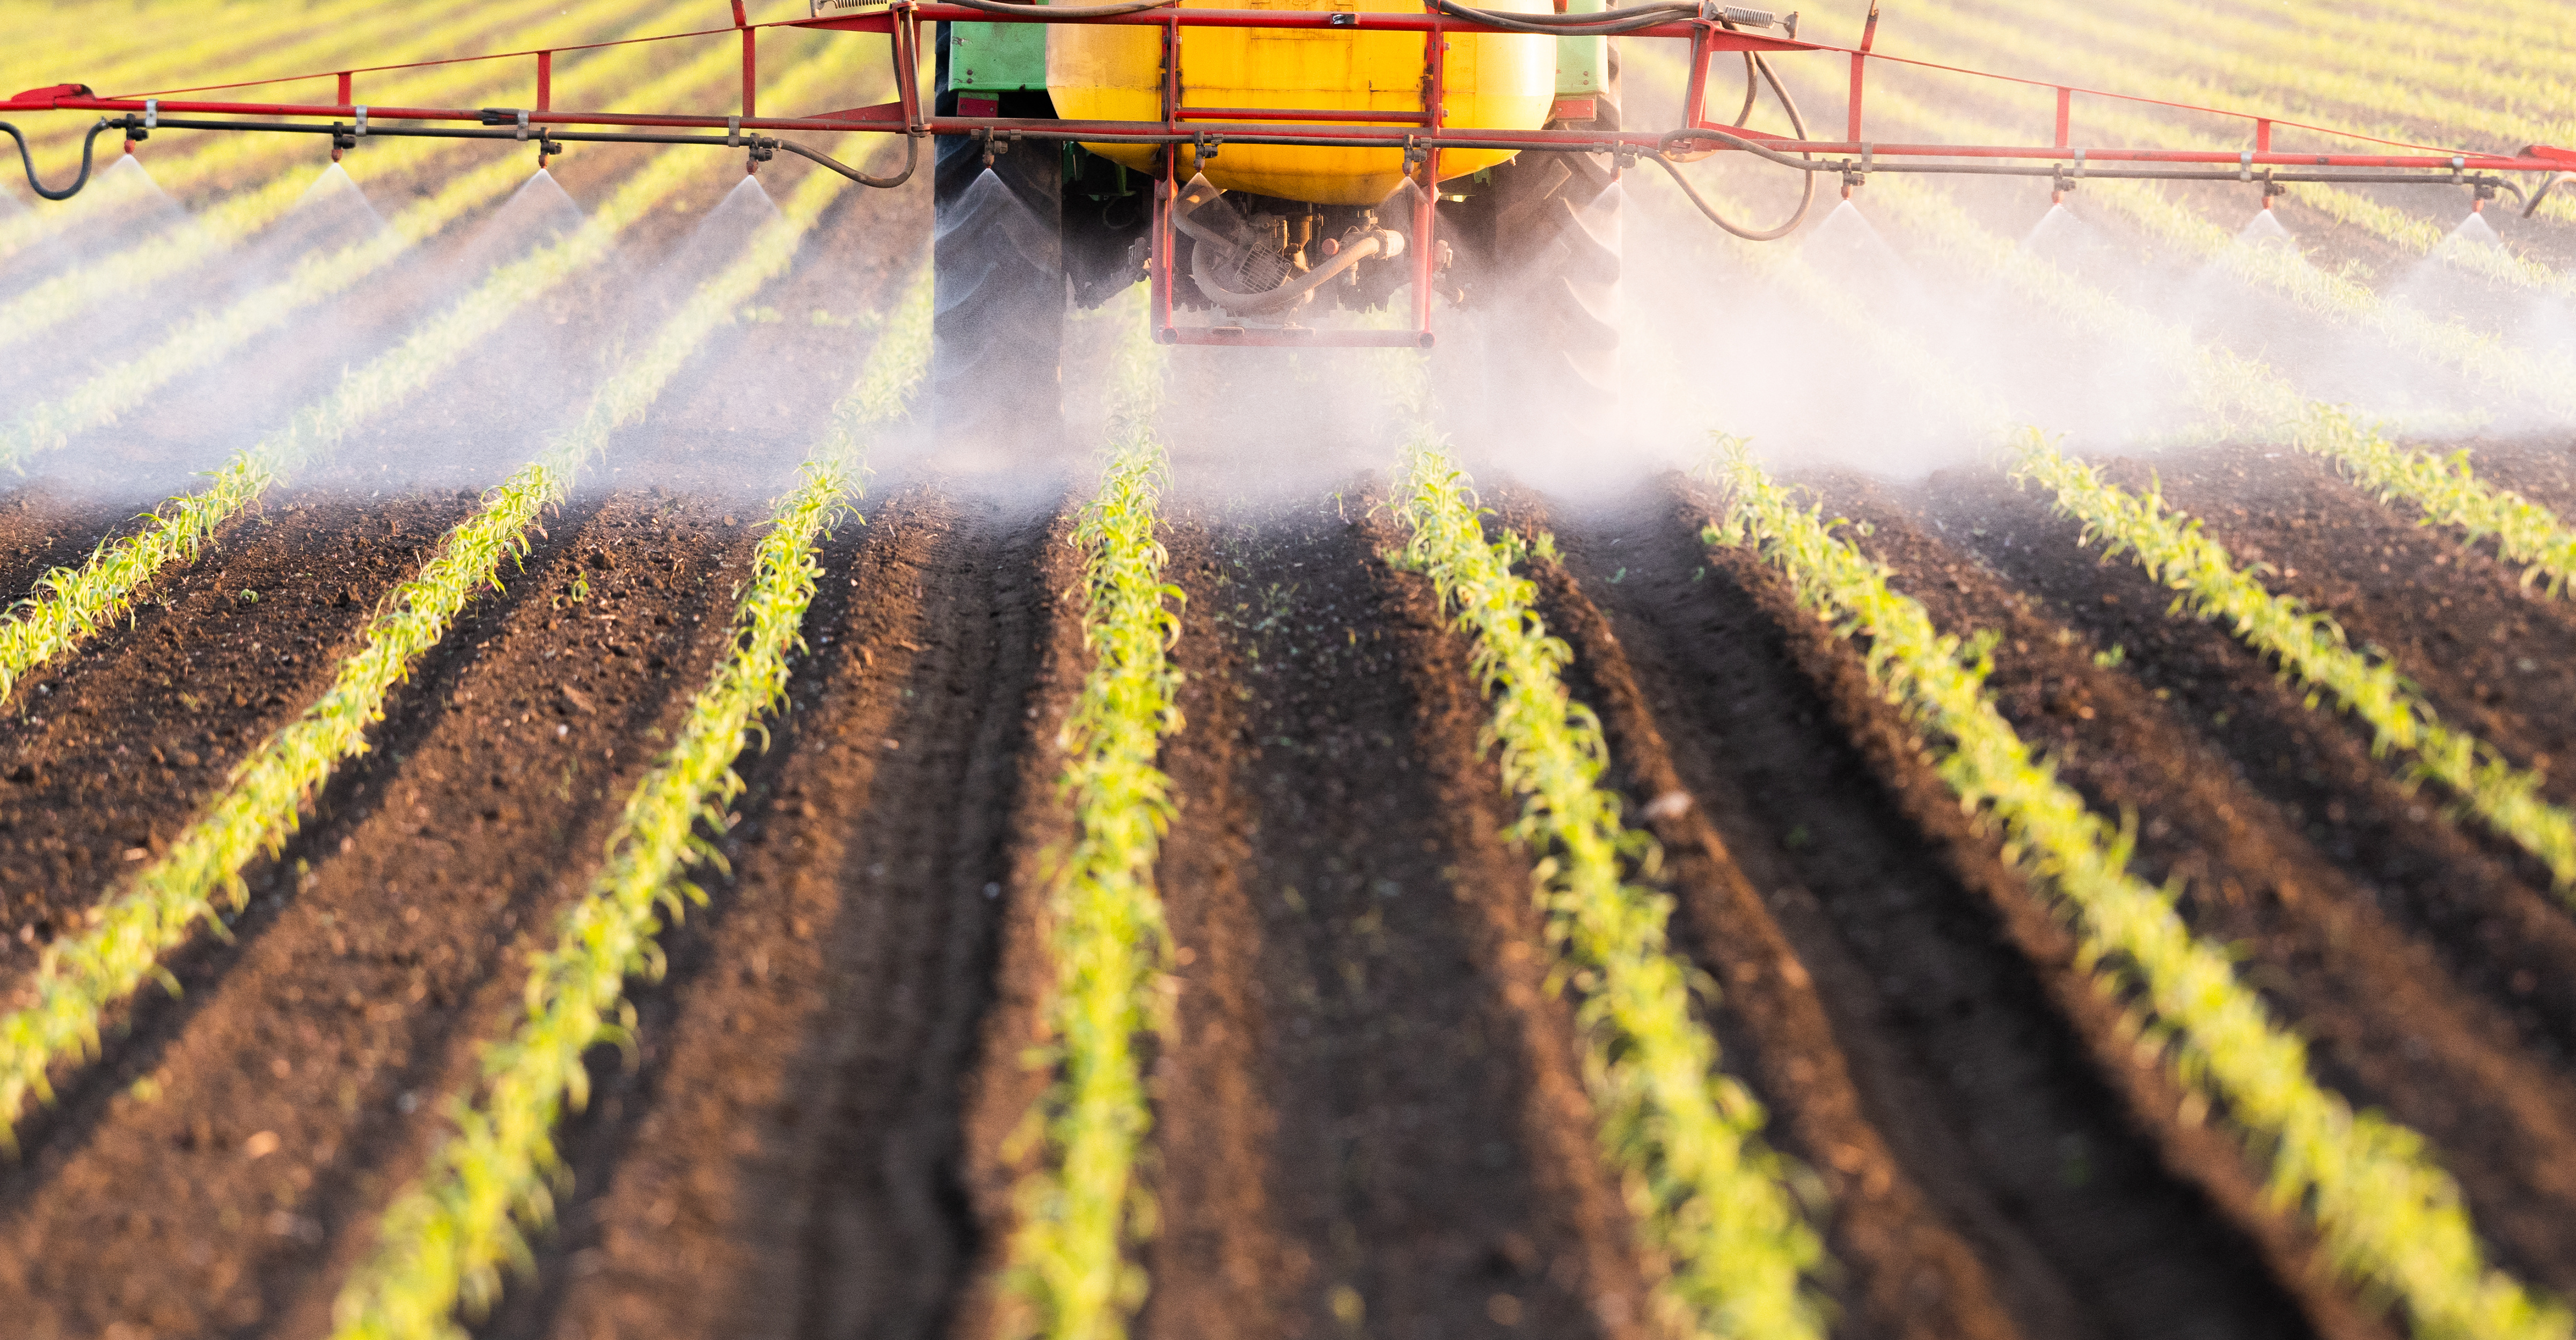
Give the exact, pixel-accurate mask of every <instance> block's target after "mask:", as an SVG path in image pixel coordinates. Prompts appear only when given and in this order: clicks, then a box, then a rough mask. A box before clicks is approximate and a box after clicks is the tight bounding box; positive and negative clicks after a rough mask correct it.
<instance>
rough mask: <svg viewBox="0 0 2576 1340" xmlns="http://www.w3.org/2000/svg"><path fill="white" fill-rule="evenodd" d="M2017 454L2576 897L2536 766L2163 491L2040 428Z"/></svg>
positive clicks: (2559, 815) (2073, 514)
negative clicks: (2511, 755) (2455, 717)
mask: <svg viewBox="0 0 2576 1340" xmlns="http://www.w3.org/2000/svg"><path fill="white" fill-rule="evenodd" d="M2012 450H2013V455H2014V457H2015V458H2016V461H2017V463H2016V464H2015V465H2014V467H2013V479H2014V481H2015V482H2017V483H2023V484H2030V483H2037V484H2038V485H2040V486H2041V487H2043V488H2045V489H2047V490H2048V491H2049V492H2050V494H2051V495H2052V496H2053V497H2054V499H2055V506H2056V508H2057V510H2058V511H2059V512H2060V513H2062V514H2064V515H2065V516H2068V517H2070V518H2073V519H2074V520H2076V521H2079V522H2081V523H2082V524H2083V527H2084V533H2083V539H2084V542H2085V543H2088V544H2090V543H2093V542H2095V541H2100V542H2101V543H2102V544H2103V546H2104V548H2105V550H2106V552H2108V553H2110V554H2113V555H2118V554H2122V553H2126V554H2128V555H2129V556H2131V557H2132V558H2134V559H2135V560H2136V561H2137V563H2138V566H2140V567H2142V568H2145V569H2146V570H2147V572H2148V573H2149V574H2150V575H2151V576H2153V577H2154V578H2155V579H2156V580H2157V581H2158V582H2160V583H2162V584H2163V585H2165V586H2167V587H2169V588H2171V589H2172V590H2174V591H2175V592H2177V593H2178V594H2177V595H2176V596H2175V597H2174V609H2175V610H2176V611H2181V610H2185V609H2188V610H2189V611H2191V612H2192V613H2193V614H2195V615H2197V616H2199V617H2200V618H2202V619H2206V620H2209V621H2211V622H2213V623H2219V624H2223V625H2224V626H2226V627H2227V628H2229V629H2230V630H2231V631H2233V632H2234V633H2235V634H2236V636H2237V637H2238V638H2239V639H2240V640H2242V641H2243V642H2244V643H2245V644H2246V645H2247V646H2249V647H2252V648H2254V649H2255V650H2256V651H2258V652H2261V653H2262V654H2264V655H2266V656H2269V657H2272V658H2274V659H2276V660H2278V661H2279V662H2280V664H2281V668H2282V670H2283V671H2285V672H2286V673H2288V674H2289V675H2290V676H2291V677H2293V678H2295V679H2297V680H2298V681H2299V682H2300V683H2302V684H2304V685H2306V686H2307V689H2308V697H2307V702H2308V705H2309V706H2310V707H2315V706H2318V705H2319V704H2320V703H2322V702H2324V701H2325V700H2326V699H2327V698H2332V699H2333V700H2334V702H2335V704H2336V705H2337V706H2338V707H2340V708H2342V709H2343V710H2344V711H2347V712H2349V713H2351V714H2352V715H2353V716H2355V717H2357V718H2359V719H2360V720H2361V721H2362V722H2363V723H2365V724H2367V725H2368V726H2369V727H2370V730H2371V749H2372V751H2373V752H2374V753H2379V754H2386V753H2387V752H2389V751H2390V750H2397V751H2400V752H2403V753H2406V754H2410V755H2412V756H2413V759H2414V762H2413V763H2412V764H2411V765H2410V766H2409V769H2408V772H2409V776H2410V778H2427V777H2429V778H2431V779H2433V780H2435V781H2438V782H2440V783H2441V784H2442V785H2443V786H2444V787H2447V788H2448V789H2449V790H2450V791H2451V792H2452V794H2454V795H2455V796H2457V797H2458V798H2459V801H2460V804H2461V806H2462V808H2464V809H2466V810H2467V811H2468V812H2469V813H2471V814H2474V815H2476V816H2477V817H2478V819H2479V821H2480V822H2482V823H2484V824H2485V825H2486V826H2487V827H2488V828H2490V829H2492V830H2494V831H2495V832H2496V833H2497V834H2499V835H2501V836H2502V837H2504V838H2505V839H2506V840H2508V841H2510V842H2512V843H2514V844H2515V845H2517V846H2519V847H2521V848H2522V849H2523V850H2525V851H2527V852H2530V853H2531V854H2532V855H2533V856H2535V857H2537V858H2539V860H2540V861H2541V863H2542V864H2544V865H2546V866H2548V867H2549V872H2550V876H2551V878H2552V880H2553V881H2554V882H2555V884H2556V886H2557V888H2558V890H2559V893H2560V896H2561V897H2562V898H2569V899H2570V900H2571V902H2572V903H2576V894H2571V885H2576V816H2571V815H2570V814H2569V813H2568V812H2567V811H2566V810H2564V809H2562V808H2560V807H2558V806H2556V805H2553V804H2551V803H2549V802H2548V801H2546V800H2544V799H2542V798H2541V795H2540V784H2541V778H2540V776H2539V774H2537V773H2534V772H2530V771H2526V770H2524V769H2520V768H2516V767H2514V766H2513V764H2512V763H2510V762H2508V761H2507V760H2506V759H2505V758H2504V756H2503V755H2501V754H2499V753H2498V752H2497V751H2496V749H2495V748H2494V746H2492V745H2489V744H2488V743H2487V742H2486V741H2484V740H2481V739H2479V738H2478V737H2476V736H2474V735H2471V734H2469V733H2468V732H2466V731H2458V730H2453V729H2451V728H2450V727H2448V726H2445V725H2443V724H2442V723H2441V722H2440V721H2439V720H2437V719H2436V718H2435V716H2434V713H2433V708H2432V706H2431V705H2430V704H2428V703H2426V702H2425V701H2424V700H2423V698H2422V697H2421V696H2419V695H2418V694H2417V693H2416V692H2415V690H2414V687H2413V686H2412V685H2411V684H2409V683H2408V682H2407V681H2406V679H2405V677H2404V676H2402V675H2400V674H2399V673H2398V670H2397V667H2396V665H2394V664H2393V663H2391V662H2389V661H2387V660H2385V659H2380V658H2374V657H2371V656H2368V655H2365V654H2363V653H2362V652H2359V651H2356V650H2354V649H2353V648H2352V646H2351V645H2350V644H2349V643H2347V642H2346V641H2345V639H2344V634H2343V630H2342V629H2341V628H2340V627H2338V626H2336V624H2335V621H2334V620H2333V619H2331V618H2329V617H2327V616H2326V615H2324V614H2320V613H2318V612H2316V611H2314V610H2311V609H2309V608H2307V607H2306V606H2305V605H2303V604H2301V603H2300V602H2299V601H2298V600H2296V599H2295V598H2293V597H2290V596H2285V595H2277V594H2275V593H2273V592H2272V591H2271V590H2270V589H2268V588H2266V587H2265V586H2264V585H2263V582H2262V580H2261V578H2260V577H2258V576H2257V575H2256V568H2255V566H2254V565H2250V564H2249V565H2245V566H2241V567H2240V566H2239V565H2238V564H2237V562H2236V560H2235V558H2234V556H2233V555H2231V554H2229V553H2228V552H2227V548H2226V546H2224V545H2221V544H2220V543H2218V541H2216V540H2213V539H2211V538H2209V537H2208V536H2207V535H2205V534H2203V533H2202V532H2201V529H2200V523H2199V522H2198V521H2194V520H2189V519H2187V518H2185V517H2184V515H2183V514H2181V513H2179V512H2176V511H2173V510H2172V509H2170V508H2168V507H2166V506H2165V502H2164V498H2163V496H2162V495H2161V494H2158V493H2156V492H2154V491H2152V490H2151V491H2149V492H2148V493H2147V494H2145V495H2144V496H2139V495H2136V494H2132V493H2130V492H2128V491H2127V490H2125V489H2122V488H2119V487H2117V486H2115V485H2112V484H2109V483H2106V482H2105V481H2104V480H2103V479H2102V476H2101V472H2100V471H2098V470H2095V469H2093V468H2091V467H2088V466H2086V465H2084V464H2083V463H2082V462H2080V461H2077V460H2074V459H2072V458H2070V457H2068V456H2066V455H2065V454H2064V453H2062V452H2060V451H2059V450H2058V449H2057V447H2056V445H2055V444H2054V443H2052V442H2051V441H2049V440H2048V439H2047V438H2046V437H2045V436H2043V435H2041V434H2040V433H2039V432H2038V431H2037V430H2036V429H2031V430H2025V431H2024V432H2022V433H2021V434H2020V435H2019V436H2018V437H2016V438H2015V439H2014V442H2013V447H2012Z"/></svg>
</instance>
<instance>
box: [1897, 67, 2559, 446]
mask: <svg viewBox="0 0 2576 1340" xmlns="http://www.w3.org/2000/svg"><path fill="white" fill-rule="evenodd" d="M1870 105H1871V107H1872V108H1873V110H1876V111H1879V112H1883V113H1884V114H1885V115H1886V116H1888V117H1889V118H1891V119H1893V120H1897V121H1901V122H1904V123H1907V124H1909V125H1911V126H1913V127H1914V128H1915V129H1917V130H1919V131H1921V132H1922V133H1924V134H1927V135H1933V136H1940V137H1948V138H1953V139H1960V140H1967V141H1988V140H1991V139H1993V138H1994V137H1996V136H1998V135H2002V134H2006V133H2007V132H2006V131H2005V129H2004V128H2002V127H2000V126H1997V125H1995V124H1994V123H1992V122H1989V121H1983V120H1979V119H1976V118H1973V117H1969V116H1965V115H1962V114H1958V113H1954V112H1947V111H1940V110H1936V109H1934V108H1932V107H1930V106H1929V105H1927V104H1924V103H1922V102H1919V101H1916V100H1913V99H1911V98H1908V97H1906V96H1904V95H1902V94H1899V93H1897V92H1894V91H1892V90H1890V91H1881V92H1873V93H1872V94H1871V100H1870ZM2083 190H2084V192H2085V193H2086V194H2087V196H2088V197H2090V198H2091V199H2093V200H2095V201H2097V202H2099V203H2100V204H2102V205H2103V206H2105V207H2107V208H2108V209H2110V210H2112V211H2114V212H2116V213H2118V214H2120V215H2122V216H2123V217H2125V218H2126V219H2128V220H2129V221H2130V222H2131V223H2133V224H2135V225H2136V226H2138V227H2139V228H2141V229H2143V230H2144V231H2145V232H2147V233H2148V234H2149V235H2150V236H2152V237H2154V238H2156V239H2158V240H2160V241H2163V242H2165V243H2167V244H2169V245H2172V246H2174V247H2177V248H2179V249H2180V250H2181V251H2182V252H2183V253H2184V254H2185V255H2187V256H2191V257H2194V258H2197V259H2199V260H2202V261H2205V262H2207V263H2210V264H2214V265H2216V266H2218V267H2219V268H2220V269H2221V270H2223V271H2225V272H2226V273H2227V274H2228V275H2229V276H2230V277H2232V278H2234V279H2237V280H2239V281H2242V282H2244V283H2246V284H2248V285H2250V286H2253V287H2256V288H2258V289H2268V290H2270V291H2272V292H2274V293H2277V294H2279V295H2280V296H2282V297H2284V298H2286V299H2288V300H2290V301H2291V302H2294V303H2296V304H2298V305H2299V306H2300V307H2302V308H2305V309H2306V310H2308V311H2310V312H2312V313H2315V314H2317V315H2319V316H2324V317H2328V318H2332V319H2336V320H2341V321H2345V322H2349V323H2351V324H2353V325H2355V326H2358V327H2360V328H2362V329H2364V330H2367V331H2369V332H2370V333H2371V334H2373V335H2374V336H2376V337H2378V338H2380V339H2382V340H2384V341H2386V342H2387V343H2388V345H2389V347H2391V348H2392V349H2395V350H2398V351H2400V352H2403V353H2406V354H2409V355H2412V356H2414V357H2417V358H2421V359H2423V360H2425V361H2426V362H2429V363H2432V364H2435V365H2437V366H2441V367H2444V368H2449V369H2452V370H2454V371H2456V372H2458V373H2460V374H2461V375H2463V376H2465V377H2468V378H2470V379H2472V380H2474V381H2476V382H2477V383H2479V384H2481V385H2482V386H2484V387H2486V388H2488V389H2489V390H2491V391H2493V392H2496V393H2499V394H2508V395H2523V396H2529V397H2530V398H2531V399H2532V400H2533V401H2534V403H2536V404H2537V405H2538V406H2539V407H2541V408H2543V409H2545V410H2547V411H2549V412H2550V413H2552V414H2555V415H2558V416H2560V417H2569V418H2576V368H2566V367H2562V366H2561V365H2562V364H2564V363H2565V362H2566V360H2565V359H2563V358H2552V357H2548V356H2545V355H2541V354H2535V353H2533V352H2531V351H2529V350H2527V349H2524V348H2521V347H2519V346H2516V345H2513V344H2510V343H2508V342H2506V341H2505V340H2503V339H2501V338H2499V337H2497V336H2493V335H2486V334H2481V333H2479V332H2476V331H2473V330H2470V329H2468V328H2467V327H2465V326H2463V325H2461V324H2460V323H2458V322H2456V321H2453V320H2450V319H2447V318H2444V317H2438V316H2433V315H2428V314H2426V313H2424V312H2421V311H2418V310H2416V309H2414V308H2412V307H2408V306H2404V305H2401V304H2394V303H2388V302H2385V301H2383V300H2381V298H2380V297H2379V295H2377V294H2376V293H2373V292H2372V291H2371V290H2370V289H2369V287H2368V286H2366V285H2364V284H2361V283H2359V282H2357V281H2356V280H2354V279H2352V278H2350V277H2347V276H2345V275H2341V274H2333V273H2328V272H2327V271H2324V270H2321V269H2319V268H2317V267H2316V266H2314V265H2312V264H2310V263H2309V262H2308V260H2307V258H2306V257H2305V256H2303V255H2301V254H2300V253H2299V252H2298V251H2297V250H2296V249H2295V248H2292V247H2286V246H2247V245H2243V244H2241V243H2239V242H2238V241H2237V240H2236V238H2235V235H2234V234H2233V233H2231V232H2229V231H2228V230H2226V229H2224V228H2221V227H2219V226H2218V225H2216V224H2214V223H2211V222H2209V221H2208V220H2207V219H2204V218H2202V217H2201V216H2200V215H2199V214H2197V213H2195V212H2193V211H2192V210H2190V209H2188V208H2186V207H2185V206H2182V205H2179V204H2176V203H2175V202H2174V201H2173V200H2171V199H2170V198H2168V197H2167V196H2166V195H2165V194H2164V193H2163V192H2162V191H2161V190H2159V189H2158V188H2157V187H2156V186H2155V184H2153V183H2149V182H2135V181H2112V180H2101V179H2095V180H2090V181H2087V182H2086V183H2084V186H2083Z"/></svg>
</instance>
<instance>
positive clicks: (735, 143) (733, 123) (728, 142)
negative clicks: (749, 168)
mask: <svg viewBox="0 0 2576 1340" xmlns="http://www.w3.org/2000/svg"><path fill="white" fill-rule="evenodd" d="M725 147H726V148H728V149H739V148H741V147H742V118H741V117H739V116H728V117H726V118H725Z"/></svg>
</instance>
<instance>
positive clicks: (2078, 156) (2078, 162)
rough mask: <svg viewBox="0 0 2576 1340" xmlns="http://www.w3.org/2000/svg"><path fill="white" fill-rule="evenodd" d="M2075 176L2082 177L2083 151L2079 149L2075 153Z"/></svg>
mask: <svg viewBox="0 0 2576 1340" xmlns="http://www.w3.org/2000/svg"><path fill="white" fill-rule="evenodd" d="M2075 175H2076V176H2077V177H2082V176H2083V175H2084V151H2083V150H2081V149H2078V150H2076V151H2075Z"/></svg>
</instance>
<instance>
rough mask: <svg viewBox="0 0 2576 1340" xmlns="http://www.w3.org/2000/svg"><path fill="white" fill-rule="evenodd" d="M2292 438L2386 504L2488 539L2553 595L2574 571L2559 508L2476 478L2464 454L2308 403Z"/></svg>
mask: <svg viewBox="0 0 2576 1340" xmlns="http://www.w3.org/2000/svg"><path fill="white" fill-rule="evenodd" d="M2291 440H2292V441H2294V442H2296V443H2298V444H2299V449H2300V450H2302V451H2306V452H2309V453H2311V454H2313V455H2317V456H2322V457H2324V458H2326V459H2327V460H2329V461H2332V462H2334V464H2335V466H2336V468H2338V469H2340V470H2341V471H2342V472H2343V473H2344V474H2345V475H2346V476H2348V477H2350V478H2351V480H2352V481H2353V482H2354V483H2355V484H2358V485H2360V486H2361V487H2362V488H2364V489H2367V490H2369V491H2370V492H2371V493H2372V494H2374V495H2376V496H2377V497H2378V499H2379V500H2380V501H2381V502H2383V503H2385V502H2390V501H2393V500H2395V499H2398V498H2403V499H2405V500H2406V501H2407V502H2410V503H2412V504H2414V505H2415V507H2416V509H2417V510H2418V511H2420V512H2422V513H2423V514H2424V524H2426V525H2445V526H2450V527H2453V528H2454V529H2457V530H2460V531H2462V532H2465V533H2466V535H2467V537H2468V540H2469V543H2471V544H2475V543H2477V542H2478V541H2480V540H2483V539H2487V538H2490V537H2492V538H2493V539H2494V540H2495V544H2496V552H2497V553H2498V554H2500V555H2502V556H2503V558H2504V559H2505V561H2506V562H2509V563H2520V564H2522V584H2523V585H2525V586H2530V585H2532V584H2534V583H2540V584H2542V585H2543V587H2544V589H2546V590H2547V591H2548V592H2549V593H2550V594H2551V595H2553V596H2554V595H2561V594H2564V593H2565V591H2566V590H2567V583H2568V580H2569V579H2570V578H2571V577H2576V534H2571V533H2569V531H2568V530H2567V527H2566V525H2565V524H2564V523H2562V522H2561V521H2559V519H2558V514H2557V513H2555V512H2552V511H2550V510H2549V509H2548V508H2546V507H2543V506H2541V505H2540V504H2538V503H2536V502H2533V501H2532V500H2530V499H2529V498H2526V497H2524V496H2522V495H2521V494H2519V493H2516V492H2514V491H2513V490H2511V489H2501V488H2497V487H2495V486H2493V485H2491V484H2487V483H2485V482H2483V481H2481V480H2480V479H2479V478H2478V477H2477V473H2476V472H2475V471H2473V470H2471V469H2470V468H2469V453H2468V452H2467V451H2465V450H2462V451H2456V452H2453V453H2452V454H2450V455H2448V456H2436V455H2433V454H2431V453H2429V452H2419V451H2408V450H2406V449H2405V448H2403V447H2400V446H2398V445H2397V444H2396V443H2394V442H2391V441H2389V440H2388V438H2387V436H2386V434H2384V433H2382V432H2380V431H2379V430H2376V429H2371V428H2364V427H2363V426H2361V424H2360V423H2358V422H2357V421H2355V420H2354V419H2353V417H2352V415H2351V414H2350V413H2349V412H2347V411H2345V410H2342V409H2339V408H2336V407H2334V406H2329V405H2313V406H2310V407H2309V410H2308V413H2307V415H2306V416H2305V417H2304V418H2302V419H2301V420H2300V421H2299V425H2298V428H2297V430H2296V431H2295V433H2294V434H2293V435H2292V437H2291Z"/></svg>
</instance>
